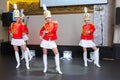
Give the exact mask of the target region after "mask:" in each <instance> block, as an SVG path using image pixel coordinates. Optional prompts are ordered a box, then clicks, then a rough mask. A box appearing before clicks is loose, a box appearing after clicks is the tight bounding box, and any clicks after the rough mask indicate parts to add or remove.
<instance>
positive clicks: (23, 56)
mask: <svg viewBox="0 0 120 80" xmlns="http://www.w3.org/2000/svg"><path fill="white" fill-rule="evenodd" d="M24 58H25V54H24V51H23V50H22V57H21V60H23V59H24Z"/></svg>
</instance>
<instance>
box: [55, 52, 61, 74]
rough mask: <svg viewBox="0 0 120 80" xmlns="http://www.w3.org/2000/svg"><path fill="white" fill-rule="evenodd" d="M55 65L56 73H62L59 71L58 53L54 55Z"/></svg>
mask: <svg viewBox="0 0 120 80" xmlns="http://www.w3.org/2000/svg"><path fill="white" fill-rule="evenodd" d="M55 64H56V71H58V73H59V74H62V72H61V70H60V59H59V53H58V54H56V55H55Z"/></svg>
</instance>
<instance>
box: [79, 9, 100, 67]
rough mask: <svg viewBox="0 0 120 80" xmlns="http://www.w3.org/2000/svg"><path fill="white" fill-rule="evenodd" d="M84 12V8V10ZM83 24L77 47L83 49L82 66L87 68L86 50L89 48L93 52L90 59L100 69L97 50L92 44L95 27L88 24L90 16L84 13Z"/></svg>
mask: <svg viewBox="0 0 120 80" xmlns="http://www.w3.org/2000/svg"><path fill="white" fill-rule="evenodd" d="M85 10H86V8H85ZM84 17H85V18H84V22H85V24H84V25H83V26H82V33H81V37H80V43H79V45H80V46H81V47H83V60H84V66H85V67H87V66H88V65H87V60H88V59H87V48H89V47H91V48H92V49H93V50H94V53H93V54H92V58H93V60H94V64H95V65H96V66H97V67H100V65H99V48H97V47H96V45H95V43H94V42H93V39H94V35H93V34H94V31H95V27H94V25H93V24H91V23H90V16H89V13H87V12H86V11H85V14H84Z"/></svg>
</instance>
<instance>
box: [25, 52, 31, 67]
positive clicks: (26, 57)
mask: <svg viewBox="0 0 120 80" xmlns="http://www.w3.org/2000/svg"><path fill="white" fill-rule="evenodd" d="M24 55H25V62H26V68H27V69H30V67H29V59H28V54H27V51H25V52H24Z"/></svg>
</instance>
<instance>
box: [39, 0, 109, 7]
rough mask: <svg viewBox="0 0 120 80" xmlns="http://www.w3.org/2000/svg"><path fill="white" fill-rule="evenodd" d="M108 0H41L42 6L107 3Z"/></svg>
mask: <svg viewBox="0 0 120 80" xmlns="http://www.w3.org/2000/svg"><path fill="white" fill-rule="evenodd" d="M107 2H108V0H40V6H42V4H46V5H47V6H68V5H86V4H106V3H107Z"/></svg>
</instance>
